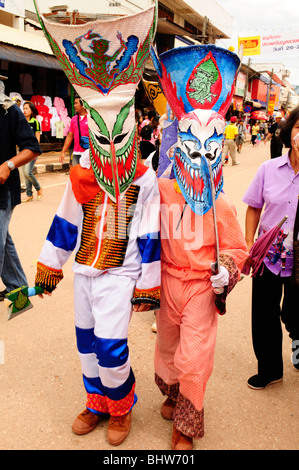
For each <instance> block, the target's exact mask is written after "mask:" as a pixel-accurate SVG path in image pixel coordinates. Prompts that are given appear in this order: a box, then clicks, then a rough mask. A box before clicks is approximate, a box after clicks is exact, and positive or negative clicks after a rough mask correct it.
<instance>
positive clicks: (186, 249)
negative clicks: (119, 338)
mask: <svg viewBox="0 0 299 470" xmlns="http://www.w3.org/2000/svg"><path fill="white" fill-rule="evenodd" d="M152 58H153V61H154V64H155V67H156V70H157V72H158V75H159V80H160V83H161V86H162V89H163V92H164V94H165V96H166V98H167V101H168V103H169V106H170V107H171V109H172V110H173V112H174V114H175V115H176V117H177V119H178V137H177V144H176V153H175V156H174V161H173V172H174V176H175V178H173V179H168V178H160V179H159V180H158V181H159V189H160V196H161V264H162V282H161V286H162V287H161V299H160V306H161V307H160V311H158V312H156V317H157V318H156V319H157V343H156V353H155V379H156V384H157V385H158V387H159V388H160V390H161V392H162V393H163V394H164V395H167V396H168V397H170V398H171V399H172V400H173V402H174V403H175V406H174V413H173V423H174V428H176V430H177V431H179V432H180V433H182V434H184V435H186V436H188V437H190V438H200V437H202V436H203V434H204V411H203V405H204V394H205V389H206V385H207V381H208V379H209V377H210V375H211V373H212V369H213V358H214V350H215V341H216V331H217V320H218V313H222V314H223V313H225V299H226V296H227V294H228V293H229V292H230V291H231V289H232V288H233V287H234V286H235V285H236V283H237V282H238V279H239V274H240V270H241V268H242V266H243V263H244V261H245V260H246V258H247V256H248V254H247V246H246V243H245V240H244V237H243V234H242V230H241V227H240V225H239V223H238V220H237V216H236V210H235V208H234V206H233V204H232V203H231V202H230V201H229V200H228V198H227V197H226V196H225V194H223V192H222V187H223V175H222V165H221V149H222V140H223V130H224V127H225V120H224V117H225V114H226V112H227V110H228V107H229V105H230V102H231V97H232V94H233V82H234V78H235V75H236V73H237V69H238V66H239V63H240V60H239V58H238V57H237V56H236V55H235V54H232V53H230V52H229V51H226V50H224V49H220V48H217V47H216V46H213V45H212V46H211V45H206V46H190V47H184V48H177V49H173V50H170V51H167V52H165V53H163V54H161V56H160V57H159V58H158V57H157V56H156V54H155V53H154V51H152ZM182 63H184V67H183V68H182V67H180V66H179V64H182ZM162 142H163V136H162ZM162 163H163V162H162ZM160 164H161V161H160ZM170 178H171V176H170ZM213 195H214V196H213ZM212 196H213V197H212ZM214 214H215V215H217V217H216V224H217V228H218V241H217V237H216V232H215V219H214ZM216 254H217V255H218V256H219V265H218V264H217V266H216V267H217V268H218V269H219V272H220V271H221V269H222V271H224V272H225V275H226V280H225V282H224V283H223V284H222V285H221V287H223V288H222V293H221V294H219V295H217V297H216V295H215V292H214V289H213V286H212V283H211V275H212V274H213V273H212V270H211V264H212V263H214V262H215V259H216V260H218V258H217V257H216ZM217 275H218V273H217ZM213 282H215V281H213ZM216 287H218V286H216ZM173 448H175V447H173Z"/></svg>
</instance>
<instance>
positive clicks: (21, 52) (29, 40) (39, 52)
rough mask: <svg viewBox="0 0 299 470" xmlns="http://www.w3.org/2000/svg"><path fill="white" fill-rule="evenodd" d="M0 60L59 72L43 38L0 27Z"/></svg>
mask: <svg viewBox="0 0 299 470" xmlns="http://www.w3.org/2000/svg"><path fill="white" fill-rule="evenodd" d="M0 59H1V60H8V61H9V62H18V63H21V64H28V65H33V66H36V67H45V68H50V69H55V70H61V67H60V65H59V62H58V60H57V59H56V57H55V56H54V55H53V53H52V50H51V48H50V46H49V44H48V41H47V40H46V38H45V37H44V36H39V35H36V34H32V33H26V32H25V31H20V30H18V29H15V28H10V27H9V26H5V25H0Z"/></svg>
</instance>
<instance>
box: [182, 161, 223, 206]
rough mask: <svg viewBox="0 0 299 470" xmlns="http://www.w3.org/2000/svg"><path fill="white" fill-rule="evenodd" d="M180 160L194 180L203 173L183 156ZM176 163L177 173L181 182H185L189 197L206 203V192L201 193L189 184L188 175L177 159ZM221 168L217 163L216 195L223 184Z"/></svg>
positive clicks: (214, 173) (215, 172)
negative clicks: (220, 175) (185, 174)
mask: <svg viewBox="0 0 299 470" xmlns="http://www.w3.org/2000/svg"><path fill="white" fill-rule="evenodd" d="M180 161H181V163H182V164H183V166H184V170H185V171H187V172H189V174H190V176H191V178H192V179H193V180H194V179H198V178H200V174H201V173H200V170H199V169H196V168H193V167H191V166H190V165H189V164H188V163H187V162H186V161H185V160H184V159H183V158H181V159H180ZM175 165H176V172H177V175H178V177H179V179H180V181H181V183H182V184H183V186H184V189H185V191H186V193H187V194H188V195H189V197H190V198H191V199H192V200H193V201H195V202H200V203H204V202H205V196H204V193H202V194H200V192H196V191H195V189H194V188H193V186H192V185H189V184H188V183H187V180H186V177H185V176H184V175H183V173H182V170H181V167H180V166H179V165H178V164H177V161H176V160H175ZM221 170H222V168H221V165H217V166H216V167H215V168H213V178H214V184H215V192H216V195H217V194H218V192H219V190H220V188H221V186H222V179H223V178H222V177H220V178H219V174H220V172H221ZM217 180H218V182H217Z"/></svg>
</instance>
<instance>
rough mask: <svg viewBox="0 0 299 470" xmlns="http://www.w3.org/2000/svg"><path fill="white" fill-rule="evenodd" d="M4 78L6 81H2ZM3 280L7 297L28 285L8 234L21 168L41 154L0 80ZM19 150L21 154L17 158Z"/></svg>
mask: <svg viewBox="0 0 299 470" xmlns="http://www.w3.org/2000/svg"><path fill="white" fill-rule="evenodd" d="M0 78H2V79H3V78H5V77H0ZM0 143H1V145H0V277H1V279H2V282H3V284H4V285H5V286H6V288H5V289H4V290H3V291H2V292H0V301H2V300H4V299H5V294H7V293H8V292H10V291H11V290H13V289H16V288H17V287H21V286H23V285H28V283H27V279H26V275H25V273H24V271H23V268H22V265H21V263H20V260H19V257H18V254H17V252H16V249H15V246H14V243H13V241H12V238H11V236H10V234H9V231H8V226H9V222H10V219H11V216H12V211H13V209H14V207H15V206H16V205H17V204H20V202H21V187H20V176H19V170H18V169H17V168H18V167H20V166H22V165H25V164H26V163H28V162H30V161H31V160H33V159H34V158H36V157H37V156H38V155H40V154H41V149H40V147H39V144H38V141H37V139H36V137H35V135H34V133H33V131H32V129H31V127H30V126H29V124H28V122H27V120H26V118H25V116H24V114H23V113H22V111H21V110H20V108H19V107H18V106H17V105H16V104H15V103H14V101H12V100H11V99H9V98H8V97H7V96H6V95H5V94H4V83H3V81H2V80H1V79H0ZM16 146H18V148H19V153H18V154H16V153H17V152H16Z"/></svg>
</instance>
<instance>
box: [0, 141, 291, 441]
mask: <svg viewBox="0 0 299 470" xmlns="http://www.w3.org/2000/svg"><path fill="white" fill-rule="evenodd" d="M269 154H270V149H269V144H267V145H266V146H265V145H264V144H263V143H261V145H260V146H259V147H258V148H252V147H251V146H250V144H249V143H246V144H245V146H244V147H243V150H242V153H241V154H240V155H238V158H239V160H240V165H238V166H234V167H233V166H231V163H230V164H229V165H227V166H226V167H225V168H224V178H225V185H224V190H225V192H226V193H227V194H228V195H229V196H230V197H231V199H232V200H233V201H234V202H235V205H236V208H237V211H238V217H239V220H240V223H241V225H242V227H244V218H245V211H246V206H245V204H244V203H242V202H241V198H242V196H243V194H244V192H245V190H246V189H247V187H248V185H249V183H250V181H251V180H252V178H253V176H254V175H255V172H256V170H257V168H258V167H259V165H260V164H261V163H262V161H264V160H265V159H268V158H269ZM67 178H68V177H67V176H66V175H65V174H64V173H63V172H60V173H45V174H40V175H38V179H39V181H40V182H41V184H42V187H43V189H44V197H43V199H42V200H41V201H37V200H36V197H35V200H34V201H33V202H31V203H27V204H22V205H20V206H18V207H17V208H16V210H15V212H14V214H13V219H12V222H11V225H10V232H11V234H12V237H13V239H14V242H15V244H16V246H17V250H18V253H19V256H20V258H21V261H22V263H23V266H24V269H25V271H26V273H27V275H28V280H29V282H30V284H31V285H32V284H33V283H34V277H35V270H36V261H37V258H38V255H39V252H40V250H41V247H42V245H43V242H44V240H45V237H46V235H47V231H48V229H49V226H50V223H51V220H52V218H53V216H54V214H55V212H56V209H57V206H58V203H59V201H60V199H61V197H62V194H63V192H64V188H65V184H66V181H67ZM72 260H73V258H72V259H71V260H69V262H68V263H67V265H66V266H65V268H64V274H65V279H64V280H63V281H62V282H61V284H60V285H59V286H58V288H57V290H56V292H55V293H53V295H52V297H51V298H46V299H43V300H42V299H40V298H38V297H35V298H34V299H33V304H34V308H33V309H31V310H30V311H28V312H26V313H24V314H23V315H20V316H19V317H17V318H15V319H14V320H12V321H9V322H7V320H6V313H5V309H4V305H3V303H1V304H0V342H2V343H0V344H2V352H3V350H4V358H3V357H2V359H3V360H2V362H3V363H2V364H1V362H0V423H1V426H0V449H2V450H3V449H43V450H48V449H50V450H53V449H66V450H99V449H103V450H115V449H114V448H112V447H111V446H110V445H109V444H108V442H107V439H106V430H107V422H104V423H103V424H102V425H100V426H99V427H98V428H96V430H95V431H93V432H92V433H91V434H89V435H86V436H82V437H79V436H76V435H75V434H73V433H72V431H71V424H72V422H73V419H74V418H75V417H76V415H77V414H78V413H79V412H81V411H82V410H83V408H84V406H85V392H84V389H83V384H82V378H81V369H80V363H79V358H78V355H77V350H76V341H75V330H74V324H73V296H72V277H73V276H72V271H71V265H72ZM0 288H1V290H2V289H3V287H2V285H0ZM250 297H251V280H250V278H244V279H243V280H242V281H241V282H240V283H239V284H238V285H237V286H236V288H235V289H234V291H233V292H232V293H231V294H230V296H229V299H228V308H227V310H228V311H227V313H226V315H225V316H224V317H219V330H218V338H217V346H216V354H215V366H214V371H213V374H212V377H211V379H210V381H209V382H208V387H207V392H206V399H205V436H204V437H203V438H202V439H201V440H199V441H196V444H195V449H196V450H197V449H198V450H200V449H204V450H218V449H220V450H221V449H223V450H241V449H244V450H246V449H247V450H251V449H269V450H274V449H280V450H282V449H298V448H299V444H298V429H299V396H298V385H299V373H298V372H296V371H295V369H294V368H293V366H292V364H291V350H290V339H289V338H288V336H287V334H286V333H285V334H284V366H285V373H284V380H283V382H282V383H281V384H277V385H272V386H270V387H269V388H267V389H266V390H263V391H254V390H251V389H249V388H248V387H247V383H246V382H247V379H248V377H249V376H250V375H252V374H254V373H256V361H255V357H254V354H253V351H252V344H251V332H250V328H251V326H250ZM296 308H298V307H296ZM153 319H154V316H153V312H146V313H140V314H137V313H135V314H134V315H133V317H132V321H131V326H130V337H129V347H130V353H131V362H132V367H133V370H134V372H135V376H136V381H137V389H136V391H137V394H138V397H139V401H138V403H137V405H136V406H135V408H134V410H133V423H132V430H131V433H130V435H129V437H128V438H127V440H126V441H125V442H124V443H123V444H122V445H121V446H120V447H119V448H118V449H119V450H143V449H144V450H169V449H170V446H169V444H170V438H171V432H172V423H171V422H168V421H165V420H163V418H162V417H161V416H160V406H161V404H162V402H163V397H162V395H161V394H160V392H159V390H158V388H157V387H156V385H155V383H154V370H153V357H154V345H155V339H156V335H155V334H154V333H153V332H152V331H151V324H152V322H153ZM2 356H3V354H2ZM0 359H1V356H0Z"/></svg>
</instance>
